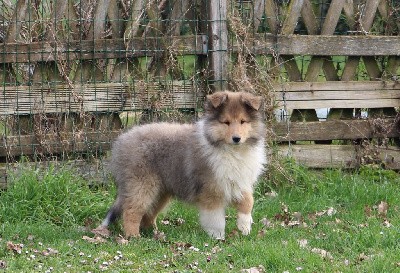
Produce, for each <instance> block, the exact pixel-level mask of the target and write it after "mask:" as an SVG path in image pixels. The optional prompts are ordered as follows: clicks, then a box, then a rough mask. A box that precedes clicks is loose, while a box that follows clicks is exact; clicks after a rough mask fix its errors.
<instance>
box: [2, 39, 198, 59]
mask: <svg viewBox="0 0 400 273" xmlns="http://www.w3.org/2000/svg"><path fill="white" fill-rule="evenodd" d="M161 39H162V38H161V37H146V38H139V37H133V38H131V39H130V40H129V41H124V39H122V38H120V39H97V40H82V41H67V42H60V41H59V42H57V43H55V42H32V43H29V44H25V43H7V44H4V43H0V60H1V62H3V63H19V62H40V61H45V62H49V61H57V60H71V61H72V60H92V59H107V58H111V59H114V58H127V57H143V56H152V55H155V54H158V53H159V52H160V51H161V50H163V48H162V47H161V46H160V44H161ZM166 42H167V44H166V46H173V48H174V50H175V51H176V52H178V53H181V54H185V55H196V54H206V52H204V48H203V37H202V36H177V37H173V38H171V39H168V40H166Z"/></svg>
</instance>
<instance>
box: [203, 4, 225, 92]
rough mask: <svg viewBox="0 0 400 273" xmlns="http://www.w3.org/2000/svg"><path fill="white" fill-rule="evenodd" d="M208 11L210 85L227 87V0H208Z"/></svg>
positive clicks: (221, 88) (217, 89)
mask: <svg viewBox="0 0 400 273" xmlns="http://www.w3.org/2000/svg"><path fill="white" fill-rule="evenodd" d="M208 5H209V8H208V13H209V20H210V23H209V39H208V42H209V55H210V56H209V60H210V65H209V69H210V72H211V79H210V80H211V87H212V88H213V89H214V90H215V91H219V90H224V89H226V88H227V79H228V28H227V8H228V6H227V0H216V1H208Z"/></svg>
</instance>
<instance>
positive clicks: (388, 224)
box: [382, 219, 392, 228]
mask: <svg viewBox="0 0 400 273" xmlns="http://www.w3.org/2000/svg"><path fill="white" fill-rule="evenodd" d="M382 224H383V226H384V227H387V228H390V227H391V226H392V224H391V223H390V222H389V220H387V219H386V220H385V221H383V223H382Z"/></svg>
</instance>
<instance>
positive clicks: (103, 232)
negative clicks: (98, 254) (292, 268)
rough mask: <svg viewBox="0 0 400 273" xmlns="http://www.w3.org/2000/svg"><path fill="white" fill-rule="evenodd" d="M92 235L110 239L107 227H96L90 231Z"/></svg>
mask: <svg viewBox="0 0 400 273" xmlns="http://www.w3.org/2000/svg"><path fill="white" fill-rule="evenodd" d="M92 233H93V234H94V235H97V236H101V237H104V238H108V237H110V231H109V230H108V228H107V227H103V226H98V227H97V228H95V229H92Z"/></svg>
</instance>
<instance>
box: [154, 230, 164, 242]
mask: <svg viewBox="0 0 400 273" xmlns="http://www.w3.org/2000/svg"><path fill="white" fill-rule="evenodd" d="M153 238H154V239H155V240H157V241H161V242H165V241H166V240H167V236H165V233H164V232H162V231H158V230H154V233H153Z"/></svg>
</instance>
